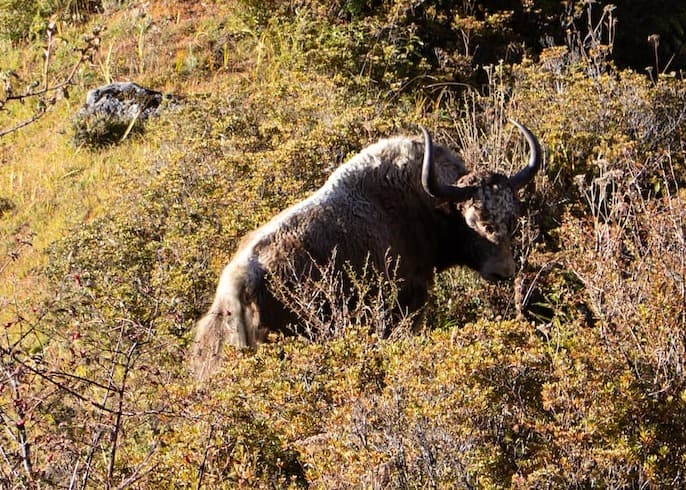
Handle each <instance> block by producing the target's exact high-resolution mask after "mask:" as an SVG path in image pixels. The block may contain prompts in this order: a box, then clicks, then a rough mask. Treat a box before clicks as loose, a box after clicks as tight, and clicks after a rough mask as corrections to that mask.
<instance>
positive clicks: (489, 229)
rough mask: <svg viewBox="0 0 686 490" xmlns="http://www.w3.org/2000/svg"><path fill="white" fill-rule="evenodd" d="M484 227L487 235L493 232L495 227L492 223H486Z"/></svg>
mask: <svg viewBox="0 0 686 490" xmlns="http://www.w3.org/2000/svg"><path fill="white" fill-rule="evenodd" d="M484 229H485V230H486V233H488V234H489V235H490V234H493V233H495V227H494V226H493V225H486V226H485V227H484Z"/></svg>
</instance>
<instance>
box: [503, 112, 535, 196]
mask: <svg viewBox="0 0 686 490" xmlns="http://www.w3.org/2000/svg"><path fill="white" fill-rule="evenodd" d="M510 122H511V123H512V124H514V125H515V126H517V129H519V131H520V132H521V133H522V134H523V135H524V138H525V139H526V142H527V143H528V144H529V150H530V151H531V156H530V157H529V163H528V164H527V166H526V167H524V168H523V169H522V170H520V171H519V172H517V173H516V174H515V175H513V176H512V177H510V183H511V184H512V187H514V188H515V189H520V188H522V187H524V186H525V185H526V184H528V183H529V182H531V180H532V179H533V178H534V176H535V175H536V172H537V171H538V168H539V167H540V166H541V145H540V144H539V143H538V140H537V139H536V137H535V136H534V135H533V133H532V132H531V131H529V130H528V129H527V128H526V126H524V125H522V124H519V123H518V122H517V121H515V120H514V119H510Z"/></svg>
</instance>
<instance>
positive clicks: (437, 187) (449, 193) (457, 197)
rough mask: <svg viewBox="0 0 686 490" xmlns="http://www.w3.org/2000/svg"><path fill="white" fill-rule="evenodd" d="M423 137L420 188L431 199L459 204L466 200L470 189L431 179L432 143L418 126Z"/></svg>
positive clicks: (426, 133)
mask: <svg viewBox="0 0 686 490" xmlns="http://www.w3.org/2000/svg"><path fill="white" fill-rule="evenodd" d="M419 129H421V130H422V134H423V135H424V161H423V162H422V187H423V188H424V192H426V193H427V194H428V195H430V196H431V197H434V198H436V199H443V200H446V201H453V202H460V201H464V200H465V199H468V198H469V197H470V196H471V195H472V194H473V189H472V188H471V187H456V186H454V185H446V184H443V183H440V182H436V179H435V178H433V175H432V174H433V172H432V169H433V147H434V145H433V142H432V141H431V135H430V134H429V131H427V129H426V128H425V127H424V126H419Z"/></svg>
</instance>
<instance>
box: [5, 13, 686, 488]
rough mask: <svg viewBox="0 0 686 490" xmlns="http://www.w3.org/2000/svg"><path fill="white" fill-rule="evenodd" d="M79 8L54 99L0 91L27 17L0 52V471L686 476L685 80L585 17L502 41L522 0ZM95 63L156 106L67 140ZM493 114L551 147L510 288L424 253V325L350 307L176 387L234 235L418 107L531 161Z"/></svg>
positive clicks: (561, 479)
mask: <svg viewBox="0 0 686 490" xmlns="http://www.w3.org/2000/svg"><path fill="white" fill-rule="evenodd" d="M87 3H88V2H72V3H69V4H70V5H76V6H80V8H81V9H82V11H83V14H84V16H83V18H80V19H81V20H82V22H80V23H76V22H75V21H74V19H75V17H73V16H71V17H70V16H69V15H67V16H66V19H67V20H65V17H64V16H59V15H58V13H55V14H54V15H55V19H57V20H56V27H55V29H56V30H55V34H54V39H55V42H54V43H53V44H52V45H51V46H52V47H51V51H50V58H49V59H50V61H51V63H50V64H49V66H48V76H49V78H48V83H57V82H58V81H59V80H61V79H63V78H64V77H65V76H68V75H69V73H70V70H71V68H72V67H73V66H74V64H75V63H76V62H77V61H78V60H79V54H78V53H79V52H78V51H74V47H81V48H83V47H84V46H86V43H87V42H92V41H87V40H86V39H85V38H84V36H91V37H90V38H88V39H91V40H92V39H93V37H92V36H94V35H96V36H97V37H98V39H99V43H98V44H99V47H98V50H97V52H96V53H95V54H94V55H93V57H92V58H91V57H90V56H89V57H87V58H84V60H83V63H81V64H80V65H79V67H78V69H77V70H76V71H75V72H74V73H75V75H74V78H73V82H74V83H73V84H72V85H70V86H69V90H68V92H67V93H64V92H62V91H59V92H57V91H56V92H55V95H54V97H55V100H54V101H52V100H49V98H45V99H44V100H40V97H34V98H27V99H26V100H24V103H20V102H19V101H12V100H10V99H9V98H8V91H7V87H12V88H13V90H14V93H21V91H22V90H24V85H25V84H26V85H30V84H31V82H32V81H33V80H38V84H37V85H36V86H38V87H40V86H41V83H45V72H44V66H45V65H44V58H41V56H43V55H42V53H43V52H44V51H43V48H44V47H46V42H47V41H46V39H47V38H46V35H47V31H46V30H45V28H43V27H41V26H38V27H37V28H36V30H35V31H36V33H35V35H34V37H31V36H29V37H28V38H26V39H23V40H21V39H20V40H17V39H13V40H7V39H6V40H3V41H0V42H2V43H3V45H2V48H3V49H2V50H0V52H1V53H2V55H0V67H2V72H3V76H4V77H5V78H6V79H7V80H8V82H6V84H5V88H4V89H3V90H4V91H5V92H4V93H3V100H4V101H5V109H6V110H4V111H3V112H0V126H1V127H0V130H1V129H3V128H10V127H12V126H13V125H15V124H17V123H19V122H21V121H23V120H26V119H27V118H31V117H32V116H33V115H34V114H40V117H39V118H38V120H37V121H36V122H34V123H32V124H29V125H27V126H26V127H24V128H22V129H20V130H18V131H13V132H10V133H9V134H7V135H5V136H2V137H0V237H1V238H0V322H1V325H2V326H3V327H4V328H3V335H2V336H0V358H1V359H2V363H1V366H2V371H1V372H0V376H1V378H0V416H1V418H0V420H1V423H2V425H3V430H2V435H0V447H1V448H2V458H0V486H2V487H3V488H5V487H7V488H38V487H46V486H47V487H57V488H62V487H65V488H73V487H78V488H115V487H116V488H145V489H155V488H160V487H169V488H201V487H203V488H237V487H238V488H299V487H313V488H347V487H351V486H358V487H363V488H367V487H369V488H427V487H428V488H482V487H483V488H532V489H533V488H544V487H546V488H550V487H552V488H589V487H601V488H607V487H611V488H634V487H653V488H661V487H665V488H678V487H683V486H685V485H686V481H685V478H686V476H685V475H684V472H683V468H684V467H685V466H686V430H685V429H686V317H685V314H684V310H685V309H686V308H685V306H686V283H685V279H686V209H685V208H684V200H686V192H685V191H684V184H685V181H686V165H685V163H684V158H685V150H686V142H685V141H684V135H685V130H686V123H685V122H684V118H685V115H686V112H685V111H686V109H685V107H686V84H685V83H684V81H683V79H681V78H680V77H677V76H668V75H662V76H659V77H658V76H654V77H653V78H652V79H651V78H649V77H646V76H644V75H641V74H636V73H634V72H632V71H629V70H619V69H617V68H616V67H614V66H613V64H612V62H611V48H612V46H611V45H608V44H607V41H608V39H611V37H608V33H607V31H606V29H607V25H606V24H603V22H604V20H603V19H600V20H598V22H599V23H598V24H597V25H596V26H593V27H595V29H594V30H592V31H591V32H588V33H587V34H588V36H583V35H584V34H586V33H584V32H581V33H579V34H581V35H582V37H581V39H585V40H586V43H585V44H584V43H582V44H581V45H578V44H574V45H572V46H552V47H549V48H546V49H543V50H541V49H540V48H536V49H534V48H533V47H530V46H527V45H526V43H525V42H524V41H523V40H524V39H525V38H526V35H525V33H519V32H517V31H516V27H517V26H521V25H531V24H530V23H526V22H524V23H522V19H521V17H518V15H519V13H521V12H524V13H525V12H528V11H529V10H527V8H528V7H526V5H528V4H529V3H530V2H522V3H521V5H520V6H518V7H517V9H518V10H517V11H516V12H518V14H517V15H513V14H511V13H508V12H509V11H502V10H496V9H495V7H494V8H493V10H491V11H489V10H488V9H486V10H478V9H472V10H470V8H469V5H467V4H471V3H470V2H423V3H422V2H419V3H418V2H409V1H401V0H399V1H395V2H385V3H379V2H356V1H354V2H353V1H341V2H334V3H330V2H329V3H326V2H319V1H311V2H296V3H293V2H278V1H249V0H242V1H235V2H214V1H209V2H196V3H193V2H175V1H171V0H153V1H150V2H135V1H129V2H126V1H125V2H102V3H101V4H100V5H101V6H103V9H102V10H103V11H101V12H92V13H90V14H89V15H86V10H88V9H87V8H86V7H87ZM578 4H579V5H580V6H583V5H585V4H584V2H578ZM94 10H95V9H94ZM534 10H535V9H534ZM531 12H532V14H531V15H532V16H533V17H532V19H533V20H531V19H530V20H529V21H527V22H539V20H536V19H540V17H539V16H538V15H539V14H536V13H535V12H534V11H533V10H532V11H531ZM73 14H74V12H71V15H73ZM522 15H523V14H522ZM37 18H38V19H40V16H38V17H37ZM45 20H46V21H47V20H49V19H45ZM548 21H549V19H548V20H547V21H546V22H548ZM541 22H542V21H541ZM46 24H47V22H46ZM543 24H544V23H542V24H541V25H543ZM41 25H42V24H41ZM3 32H5V31H3ZM94 33H95V34H94ZM456 33H460V36H461V37H460V38H459V39H461V42H455V41H454V39H455V37H454V35H455V34H456ZM451 39H452V40H451ZM515 41H516V42H517V43H520V44H519V46H520V48H517V49H515V50H514V51H512V50H511V49H510V47H509V46H510V44H511V43H514V42H515ZM523 42H524V44H521V43H523ZM486 47H488V48H489V50H492V53H486V52H485V51H487V50H486V49H485V48H486ZM515 51H516V53H515ZM477 53H478V56H477ZM487 55H488V56H491V55H493V56H496V58H495V59H494V60H493V61H494V62H495V64H489V65H487V66H480V65H479V64H478V63H479V62H484V60H488V58H484V57H486V56H487ZM500 55H503V56H505V57H504V58H503V59H502V61H501V62H500V63H498V61H497V60H498V57H499V56H500ZM10 72H11V73H13V74H11V73H10ZM113 80H131V81H136V82H137V83H140V84H141V85H144V86H148V87H150V88H153V89H155V90H159V91H162V92H164V93H169V94H174V95H176V96H178V97H179V99H180V100H181V103H180V104H179V106H178V107H175V108H173V109H170V110H168V111H166V112H163V113H162V114H161V115H160V117H158V118H155V119H154V120H151V121H149V122H147V123H146V124H145V126H144V127H143V128H142V131H141V132H140V133H131V134H130V135H128V136H127V137H126V138H125V139H124V140H123V141H121V142H119V143H118V144H114V145H108V146H104V147H86V146H77V145H75V144H74V142H73V134H74V132H73V128H72V120H73V116H74V114H75V113H76V111H77V110H78V108H79V107H80V105H81V103H82V101H83V100H84V99H85V95H86V92H87V90H89V89H91V88H94V87H96V86H99V85H101V84H104V83H108V82H110V81H113ZM67 96H68V97H67ZM37 100H38V102H40V103H43V104H46V108H47V110H46V111H45V112H44V113H43V112H42V108H37V107H36V104H37ZM53 102H54V104H53ZM36 111H38V112H36ZM508 118H514V119H517V120H519V121H521V122H522V123H525V124H526V125H527V126H528V127H530V128H531V129H532V130H533V131H534V132H535V133H536V134H537V135H538V136H539V138H540V140H541V142H542V143H543V145H544V147H545V151H546V162H545V166H544V168H543V170H542V172H541V173H540V175H539V176H538V177H537V178H536V182H535V185H533V186H530V188H529V189H527V190H526V192H525V193H523V195H522V199H523V201H524V202H523V207H524V210H525V212H524V216H523V218H522V220H521V222H520V226H519V228H518V230H517V237H516V242H517V250H516V253H517V258H518V264H520V266H519V270H518V274H517V279H516V280H515V281H514V282H513V283H511V284H510V283H505V284H497V285H493V284H486V283H484V282H483V281H482V280H481V279H479V278H478V277H476V275H474V274H472V273H471V272H468V271H465V270H462V269H457V270H454V271H449V272H447V273H444V274H442V275H441V276H440V277H438V279H437V284H436V287H435V288H434V291H432V294H431V300H430V304H429V305H428V307H427V311H426V312H425V314H424V318H423V323H424V326H425V327H426V329H425V331H424V332H422V333H418V334H412V333H410V332H408V331H407V328H403V327H402V326H400V327H399V328H398V329H397V330H396V332H395V333H394V334H393V335H392V336H391V337H390V338H389V339H378V338H376V337H375V336H374V335H371V334H369V328H368V327H369V324H370V323H372V322H374V321H375V318H374V316H373V315H371V316H369V315H367V316H365V314H362V313H360V312H346V314H345V315H344V314H341V315H339V316H337V318H338V319H339V322H340V325H335V328H332V331H333V332H336V334H335V335H330V336H328V337H327V338H324V339H320V340H321V341H319V342H310V341H307V340H305V339H302V338H297V337H295V338H280V337H275V338H273V339H272V340H273V342H271V343H269V344H267V345H265V346H262V347H260V349H258V350H257V351H256V352H239V351H235V350H232V349H227V351H226V359H225V362H224V364H223V365H222V367H221V369H220V371H219V372H218V373H217V374H216V376H214V377H213V378H212V379H211V380H209V381H208V382H207V383H205V384H203V385H199V384H198V383H196V381H195V380H194V379H193V377H192V375H191V373H190V371H189V366H188V359H187V353H188V347H189V344H190V341H191V338H192V330H193V326H194V322H195V321H196V320H197V318H198V317H199V316H200V315H201V314H202V313H203V312H204V311H205V309H206V308H207V306H208V304H209V303H210V301H211V297H212V294H213V292H214V287H215V285H216V280H217V277H218V274H219V272H220V271H221V268H222V266H223V265H224V264H225V263H226V262H227V261H228V260H229V258H230V257H231V254H232V253H233V251H234V250H235V247H236V245H237V243H238V241H239V240H240V238H241V237H242V236H243V235H244V234H245V233H247V232H248V231H250V230H251V229H253V228H254V227H256V226H258V225H259V224H261V223H264V222H265V221H266V220H267V219H269V217H271V216H272V215H274V214H275V213H276V212H278V211H279V210H281V209H283V208H284V207H285V206H287V205H288V204H290V203H293V202H296V201H297V200H299V199H301V198H302V197H304V196H306V195H308V194H309V193H310V192H312V191H313V190H314V189H316V188H317V186H319V185H320V184H321V183H322V182H323V181H324V179H325V178H326V176H327V175H328V174H329V173H330V172H331V171H332V170H333V169H334V168H336V167H337V166H338V165H340V164H341V163H343V162H344V161H345V160H346V159H347V158H349V157H350V156H351V155H353V154H354V153H355V152H357V151H358V150H359V149H361V148H363V147H364V146H366V145H368V144H370V143H372V142H374V141H376V140H377V139H379V138H380V137H383V136H388V135H392V134H398V133H414V132H416V127H417V124H423V125H425V126H426V127H429V128H431V130H432V134H434V135H435V136H434V137H435V139H436V140H437V141H440V142H441V143H443V144H446V145H448V146H450V147H453V148H455V149H456V150H457V151H460V152H462V154H463V155H464V156H465V159H466V161H467V163H468V165H470V166H473V167H479V168H490V169H499V170H501V171H506V172H509V171H511V170H512V169H513V168H516V167H518V166H519V165H520V162H521V161H522V160H523V159H524V154H525V152H526V148H525V147H524V145H523V144H522V143H521V142H520V141H519V136H518V134H517V132H516V130H515V129H514V128H512V127H511V126H510V125H508V124H507V122H506V121H507V119H508ZM369 280H370V281H374V280H375V278H373V277H372V278H369ZM382 286H383V287H388V288H390V290H391V291H392V285H388V284H385V283H384V284H382ZM382 307H384V305H383V304H372V305H370V308H369V310H368V311H378V308H382Z"/></svg>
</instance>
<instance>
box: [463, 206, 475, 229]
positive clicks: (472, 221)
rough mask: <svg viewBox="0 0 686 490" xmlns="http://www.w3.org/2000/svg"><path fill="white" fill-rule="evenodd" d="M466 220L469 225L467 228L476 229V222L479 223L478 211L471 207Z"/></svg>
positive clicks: (467, 211)
mask: <svg viewBox="0 0 686 490" xmlns="http://www.w3.org/2000/svg"><path fill="white" fill-rule="evenodd" d="M464 220H465V222H466V223H467V226H469V227H470V228H472V229H476V222H477V216H476V210H475V209H474V208H473V207H471V206H469V207H468V208H467V210H466V212H465V213H464Z"/></svg>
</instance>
